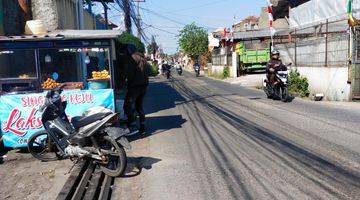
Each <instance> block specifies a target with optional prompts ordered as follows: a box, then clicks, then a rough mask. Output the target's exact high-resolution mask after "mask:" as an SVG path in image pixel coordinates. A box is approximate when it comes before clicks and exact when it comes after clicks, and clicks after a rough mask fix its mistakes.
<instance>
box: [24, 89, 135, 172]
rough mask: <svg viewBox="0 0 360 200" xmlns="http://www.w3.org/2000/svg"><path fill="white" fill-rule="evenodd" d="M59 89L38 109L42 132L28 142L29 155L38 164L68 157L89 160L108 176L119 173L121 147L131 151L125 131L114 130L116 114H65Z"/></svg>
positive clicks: (122, 166) (124, 160)
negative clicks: (78, 115) (71, 116)
mask: <svg viewBox="0 0 360 200" xmlns="http://www.w3.org/2000/svg"><path fill="white" fill-rule="evenodd" d="M62 88H63V86H61V87H59V88H56V89H53V90H51V91H49V92H48V93H47V95H46V100H45V104H44V105H43V106H42V107H41V108H40V111H43V113H42V123H43V125H44V128H45V130H44V131H40V132H37V133H35V134H34V135H33V136H31V137H30V139H29V141H28V149H29V152H30V153H31V154H32V155H33V156H34V157H35V158H37V159H39V160H42V161H52V160H57V159H59V158H70V159H71V160H73V161H74V162H75V164H76V163H77V162H78V161H79V160H91V162H94V163H96V164H97V165H98V166H99V167H100V169H101V170H102V171H103V172H104V173H105V174H107V175H109V176H111V177H116V176H120V175H121V174H123V172H124V170H125V168H126V164H127V158H126V152H125V150H124V148H127V149H128V148H131V147H130V144H129V142H128V141H127V139H126V138H125V135H126V134H127V131H126V130H125V129H122V128H119V127H116V126H115V124H116V123H117V121H118V113H113V112H111V111H110V110H108V111H106V110H105V111H104V112H99V113H97V114H91V115H88V116H82V117H74V118H72V119H71V122H70V121H69V119H68V118H67V115H66V113H65V108H66V101H62V100H61V93H62V90H63V89H62Z"/></svg>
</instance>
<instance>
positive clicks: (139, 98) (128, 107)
mask: <svg viewBox="0 0 360 200" xmlns="http://www.w3.org/2000/svg"><path fill="white" fill-rule="evenodd" d="M145 94H146V87H137V88H128V91H127V93H126V95H125V102H124V111H125V114H126V116H127V123H128V125H133V124H134V123H135V116H134V110H133V105H135V110H136V112H137V113H138V115H139V119H140V124H145V113H144V109H143V101H144V97H145Z"/></svg>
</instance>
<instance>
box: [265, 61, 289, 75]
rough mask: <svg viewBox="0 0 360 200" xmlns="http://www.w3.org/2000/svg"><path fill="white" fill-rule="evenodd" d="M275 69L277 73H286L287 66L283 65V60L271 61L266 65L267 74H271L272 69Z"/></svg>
mask: <svg viewBox="0 0 360 200" xmlns="http://www.w3.org/2000/svg"><path fill="white" fill-rule="evenodd" d="M271 68H273V69H274V70H275V71H284V70H286V66H285V65H284V64H283V63H282V61H281V59H277V60H275V59H271V60H270V61H269V62H268V63H267V64H266V73H270V69H271Z"/></svg>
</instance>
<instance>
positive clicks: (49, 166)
mask: <svg viewBox="0 0 360 200" xmlns="http://www.w3.org/2000/svg"><path fill="white" fill-rule="evenodd" d="M71 165H72V163H71V161H69V160H61V161H55V162H41V161H39V160H37V159H35V158H33V157H32V156H31V155H30V154H29V153H22V152H20V151H11V152H9V153H8V154H7V155H6V158H5V159H4V161H3V163H2V164H0V177H1V178H0V199H14V200H15V199H16V200H18V199H27V200H30V199H36V200H38V199H55V198H56V196H57V194H58V193H59V192H60V190H61V188H62V187H63V185H64V183H65V181H66V179H67V177H68V176H69V175H68V174H67V175H64V174H65V173H66V172H67V171H68V170H69V169H70V166H71Z"/></svg>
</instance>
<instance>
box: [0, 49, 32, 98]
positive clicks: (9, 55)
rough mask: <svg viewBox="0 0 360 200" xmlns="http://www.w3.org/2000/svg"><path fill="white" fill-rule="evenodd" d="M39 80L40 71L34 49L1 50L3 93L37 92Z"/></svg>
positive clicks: (0, 70)
mask: <svg viewBox="0 0 360 200" xmlns="http://www.w3.org/2000/svg"><path fill="white" fill-rule="evenodd" d="M19 58H21V59H19ZM37 80H38V69H37V66H36V53H35V50H34V49H0V91H1V93H16V92H22V91H24V92H25V91H36V90H37V89H38V81H37Z"/></svg>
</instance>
